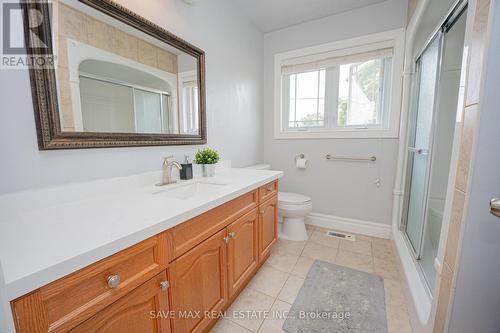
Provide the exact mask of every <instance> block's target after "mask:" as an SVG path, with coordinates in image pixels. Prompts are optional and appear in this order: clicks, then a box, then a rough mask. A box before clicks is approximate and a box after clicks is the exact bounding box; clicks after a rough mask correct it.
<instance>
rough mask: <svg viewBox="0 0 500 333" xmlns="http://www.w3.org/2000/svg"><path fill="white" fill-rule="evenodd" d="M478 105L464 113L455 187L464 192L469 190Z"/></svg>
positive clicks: (466, 109) (468, 108)
mask: <svg viewBox="0 0 500 333" xmlns="http://www.w3.org/2000/svg"><path fill="white" fill-rule="evenodd" d="M477 116H478V104H474V105H472V106H468V107H466V108H465V109H464V112H463V126H462V135H461V141H460V151H459V155H458V167H457V176H456V181H455V187H456V188H458V189H459V190H460V191H462V192H466V190H467V180H468V176H469V170H470V163H471V153H472V147H473V143H474V133H475V130H476V125H477Z"/></svg>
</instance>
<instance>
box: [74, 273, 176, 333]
mask: <svg viewBox="0 0 500 333" xmlns="http://www.w3.org/2000/svg"><path fill="white" fill-rule="evenodd" d="M165 281H167V274H166V273H165V272H162V273H160V274H158V275H157V276H155V277H154V278H152V279H151V280H149V281H147V282H146V283H144V284H142V285H141V286H139V287H138V288H136V289H134V290H133V291H132V292H130V293H129V294H127V295H126V296H124V297H123V298H121V299H120V300H118V301H116V302H115V303H113V304H111V305H110V306H108V307H106V308H105V309H104V310H102V311H100V312H98V313H97V314H96V315H95V316H93V317H91V318H90V319H88V320H86V321H85V322H83V323H82V324H80V325H78V326H77V327H75V328H74V329H71V330H70V331H68V332H71V333H89V332H99V333H124V332H127V333H170V332H172V330H171V327H170V312H169V305H168V287H162V284H163V283H165Z"/></svg>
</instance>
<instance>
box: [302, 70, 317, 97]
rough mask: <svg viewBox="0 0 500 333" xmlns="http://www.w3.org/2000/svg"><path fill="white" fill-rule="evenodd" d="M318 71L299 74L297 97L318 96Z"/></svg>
mask: <svg viewBox="0 0 500 333" xmlns="http://www.w3.org/2000/svg"><path fill="white" fill-rule="evenodd" d="M318 75H319V73H318V71H314V72H307V73H300V74H297V98H318Z"/></svg>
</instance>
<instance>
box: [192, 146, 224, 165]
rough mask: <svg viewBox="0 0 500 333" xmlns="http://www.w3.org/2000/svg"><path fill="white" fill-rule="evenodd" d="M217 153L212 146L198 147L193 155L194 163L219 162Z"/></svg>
mask: <svg viewBox="0 0 500 333" xmlns="http://www.w3.org/2000/svg"><path fill="white" fill-rule="evenodd" d="M219 158H220V157H219V153H218V152H217V151H216V150H214V149H212V148H204V149H200V150H198V151H197V152H196V155H195V156H194V162H195V163H196V164H215V163H217V162H219Z"/></svg>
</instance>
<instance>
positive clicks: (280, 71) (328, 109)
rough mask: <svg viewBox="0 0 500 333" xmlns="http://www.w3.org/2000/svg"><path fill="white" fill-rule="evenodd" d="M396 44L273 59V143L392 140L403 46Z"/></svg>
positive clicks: (395, 130)
mask: <svg viewBox="0 0 500 333" xmlns="http://www.w3.org/2000/svg"><path fill="white" fill-rule="evenodd" d="M386 35H387V34H385V35H384V37H386ZM393 35H394V36H395V37H396V35H397V33H396V32H393ZM381 37H382V36H381ZM375 39H376V38H375ZM396 39H398V40H397V41H395V40H392V41H384V42H379V43H371V44H366V45H356V41H352V44H353V45H351V46H350V47H342V48H339V50H335V47H332V50H331V51H323V52H321V53H320V52H314V50H311V49H307V50H297V51H292V52H288V53H286V54H279V55H277V56H276V59H275V60H276V62H275V63H276V71H275V73H276V74H277V75H279V83H278V82H277V86H276V87H277V92H278V93H279V95H277V94H275V96H276V97H277V100H278V101H279V103H280V104H279V107H277V112H278V113H279V114H278V115H277V117H276V118H275V119H276V120H277V127H276V130H275V134H276V137H277V138H303V137H312V138H321V137H397V134H398V126H399V109H400V105H399V103H400V96H398V93H397V92H398V91H399V90H400V89H401V75H400V74H401V69H402V60H401V59H402V49H403V43H402V38H401V37H400V36H398V37H397V38H396ZM342 44H343V45H345V44H346V42H345V41H344V42H343V43H342ZM347 44H349V43H347ZM328 46H331V45H327V46H324V45H323V46H320V47H318V49H319V48H321V49H323V50H324V49H325V48H326V47H328ZM297 55H300V56H297ZM278 84H279V88H278Z"/></svg>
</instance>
